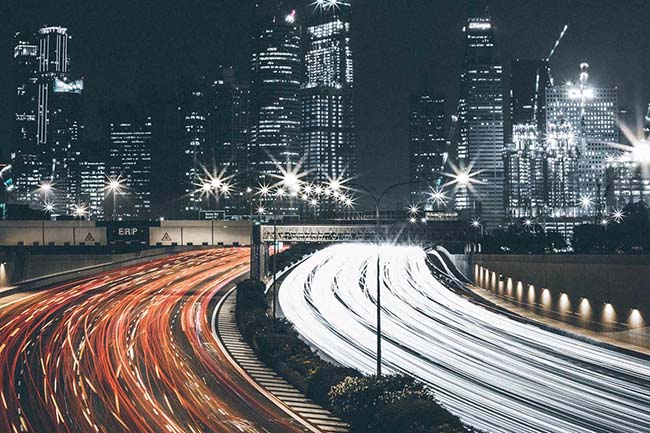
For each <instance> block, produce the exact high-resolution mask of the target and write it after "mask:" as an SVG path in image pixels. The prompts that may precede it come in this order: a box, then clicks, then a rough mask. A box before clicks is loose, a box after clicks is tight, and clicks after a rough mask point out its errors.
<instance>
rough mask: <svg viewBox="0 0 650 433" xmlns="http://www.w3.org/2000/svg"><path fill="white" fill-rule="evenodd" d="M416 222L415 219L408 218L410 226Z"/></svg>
mask: <svg viewBox="0 0 650 433" xmlns="http://www.w3.org/2000/svg"><path fill="white" fill-rule="evenodd" d="M417 221H418V220H417V219H416V218H415V217H411V218H409V222H410V223H411V224H415V223H416V222H417Z"/></svg>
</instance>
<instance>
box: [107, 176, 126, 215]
mask: <svg viewBox="0 0 650 433" xmlns="http://www.w3.org/2000/svg"><path fill="white" fill-rule="evenodd" d="M123 190H124V180H123V179H122V176H117V177H114V176H109V177H107V178H106V184H105V185H104V191H105V192H106V194H112V195H113V215H112V218H113V220H115V211H116V209H115V208H116V203H117V195H118V194H122V192H123Z"/></svg>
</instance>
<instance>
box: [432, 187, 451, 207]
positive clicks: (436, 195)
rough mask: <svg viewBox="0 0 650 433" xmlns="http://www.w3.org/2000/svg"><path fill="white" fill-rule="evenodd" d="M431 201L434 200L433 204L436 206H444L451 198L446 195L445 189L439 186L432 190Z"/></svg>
mask: <svg viewBox="0 0 650 433" xmlns="http://www.w3.org/2000/svg"><path fill="white" fill-rule="evenodd" d="M431 200H433V204H434V205H436V206H444V205H446V204H447V201H448V200H449V198H448V197H447V195H446V194H445V191H444V189H443V188H442V187H440V186H437V187H435V188H431Z"/></svg>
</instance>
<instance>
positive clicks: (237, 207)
mask: <svg viewBox="0 0 650 433" xmlns="http://www.w3.org/2000/svg"><path fill="white" fill-rule="evenodd" d="M212 92H213V107H212V110H211V115H212V120H211V126H212V128H213V130H212V132H211V134H210V135H211V138H210V141H211V144H212V146H211V152H210V155H211V157H210V159H211V162H212V163H214V164H216V166H217V167H220V168H221V169H223V170H225V173H226V175H227V176H234V180H235V183H236V184H237V185H238V186H239V188H238V190H239V191H238V193H236V195H235V196H231V197H228V198H224V200H223V201H222V203H223V205H224V208H225V210H226V211H227V212H229V213H231V214H240V215H241V214H247V213H248V208H247V206H246V203H245V201H246V200H245V199H246V197H245V196H243V195H241V193H242V190H245V189H246V187H255V186H257V183H256V182H255V181H253V179H255V176H254V175H253V174H252V173H251V172H249V171H248V167H249V149H248V147H249V143H250V120H251V119H250V118H251V116H250V85H248V84H245V83H242V82H240V81H237V79H236V78H235V73H234V70H233V68H232V67H230V68H224V69H223V71H222V76H221V77H220V79H218V80H217V81H215V82H214V84H213V86H212Z"/></svg>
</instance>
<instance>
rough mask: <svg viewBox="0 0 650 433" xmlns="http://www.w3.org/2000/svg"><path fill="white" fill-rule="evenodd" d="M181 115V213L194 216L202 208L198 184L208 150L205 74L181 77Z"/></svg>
mask: <svg viewBox="0 0 650 433" xmlns="http://www.w3.org/2000/svg"><path fill="white" fill-rule="evenodd" d="M181 88H182V89H181V105H180V109H181V111H182V115H183V123H184V125H183V130H184V136H183V159H184V161H183V169H184V173H185V178H184V187H185V196H184V199H183V212H182V213H183V214H184V215H185V216H186V217H196V216H197V215H198V212H199V211H200V210H201V194H200V192H199V191H198V190H199V186H198V185H199V184H200V182H201V178H202V176H203V167H204V164H205V154H206V151H207V129H208V105H209V104H208V85H207V83H206V81H205V78H203V77H200V78H195V79H191V78H190V79H184V80H183V84H182V86H181Z"/></svg>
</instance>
